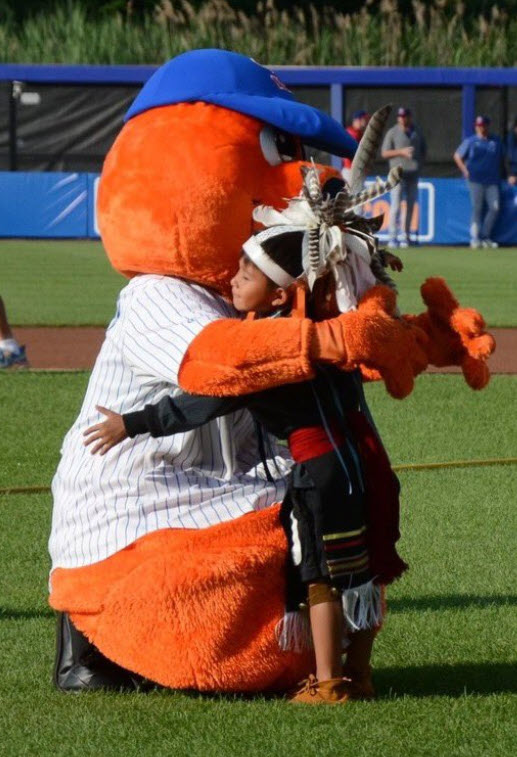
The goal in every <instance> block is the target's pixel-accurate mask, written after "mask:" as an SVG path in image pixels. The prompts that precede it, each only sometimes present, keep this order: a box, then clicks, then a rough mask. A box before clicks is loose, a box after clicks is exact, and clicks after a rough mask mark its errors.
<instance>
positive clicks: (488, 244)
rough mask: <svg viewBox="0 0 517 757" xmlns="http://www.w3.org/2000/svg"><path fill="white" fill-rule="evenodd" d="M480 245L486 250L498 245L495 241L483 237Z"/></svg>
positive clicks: (495, 247)
mask: <svg viewBox="0 0 517 757" xmlns="http://www.w3.org/2000/svg"><path fill="white" fill-rule="evenodd" d="M481 247H484V248H485V249H487V250H496V249H497V248H498V247H499V245H498V244H497V242H494V240H493V239H483V241H482V242H481Z"/></svg>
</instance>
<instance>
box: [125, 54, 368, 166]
mask: <svg viewBox="0 0 517 757" xmlns="http://www.w3.org/2000/svg"><path fill="white" fill-rule="evenodd" d="M199 101H201V102H206V103H211V104H213V105H219V106H221V107H222V108H229V109H230V110H235V111H237V112H238V113H244V114H245V115H247V116H252V117H253V118H257V119H259V120H260V121H264V122H265V123H268V124H271V125H272V126H276V127H277V128H278V129H282V130H283V131H286V132H288V133H289V134H294V135H295V136H298V137H300V138H301V139H302V141H303V142H304V143H305V144H307V145H310V146H312V147H316V148H317V149H319V150H325V151H326V152H330V153H332V154H334V155H340V156H342V157H347V158H351V157H353V155H354V153H355V151H356V149H357V143H356V141H355V139H353V138H352V137H351V136H350V134H348V132H346V131H345V129H344V128H343V126H342V125H341V124H340V123H339V122H338V121H336V120H335V119H334V118H331V117H330V116H328V115H327V114H326V113H323V112H322V111H321V110H318V109H317V108H313V107H312V106H310V105H305V104H304V103H300V102H297V101H296V100H295V99H294V95H293V94H292V92H290V91H289V90H288V89H287V87H286V86H285V84H283V83H282V82H281V81H280V79H279V78H278V76H276V74H274V73H273V72H272V71H270V70H269V69H268V68H266V67H265V66H261V65H259V64H258V63H256V62H255V61H254V60H252V59H251V58H248V57H246V56H245V55H240V54H239V53H232V52H229V51H228V50H211V49H206V50H190V51H189V52H186V53H182V55H178V56H177V57H176V58H173V59H172V60H170V61H168V62H167V63H165V64H164V65H163V66H161V67H160V68H159V69H158V70H157V71H155V73H154V74H153V75H152V76H151V78H150V79H149V80H148V81H147V82H146V83H145V84H144V86H143V88H142V89H141V90H140V92H139V94H138V95H137V96H136V98H135V100H134V101H133V104H132V105H131V107H130V108H129V110H128V112H127V113H126V116H125V119H124V120H125V121H128V120H129V119H131V118H133V117H134V116H138V115H139V114H140V113H143V112H144V111H146V110H150V109H151V108H159V107H160V106H162V105H174V104H176V103H185V102H199Z"/></svg>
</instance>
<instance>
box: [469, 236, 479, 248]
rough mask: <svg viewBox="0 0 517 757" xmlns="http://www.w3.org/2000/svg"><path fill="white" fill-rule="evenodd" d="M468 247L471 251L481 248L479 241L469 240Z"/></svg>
mask: <svg viewBox="0 0 517 757" xmlns="http://www.w3.org/2000/svg"><path fill="white" fill-rule="evenodd" d="M470 246H471V247H472V249H473V250H479V248H480V247H481V242H480V241H479V239H471V240H470Z"/></svg>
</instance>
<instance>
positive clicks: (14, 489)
mask: <svg viewBox="0 0 517 757" xmlns="http://www.w3.org/2000/svg"><path fill="white" fill-rule="evenodd" d="M516 463H517V457H493V458H489V459H487V460H448V461H445V462H441V463H402V464H400V465H393V466H392V467H393V470H394V471H419V470H436V469H439V468H480V467H482V466H486V465H515V464H516ZM49 491H50V486H7V487H4V488H2V487H0V496H2V495H8V494H42V493H46V492H49Z"/></svg>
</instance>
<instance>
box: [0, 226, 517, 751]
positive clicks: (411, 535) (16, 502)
mask: <svg viewBox="0 0 517 757" xmlns="http://www.w3.org/2000/svg"><path fill="white" fill-rule="evenodd" d="M0 261H1V262H2V278H1V283H0V293H1V294H2V296H3V297H4V298H5V300H6V304H7V306H8V310H9V314H10V317H11V320H12V321H13V322H14V323H15V324H19V325H29V324H40V325H44V324H45V325H68V324H70V325H72V324H74V325H81V324H83V325H85V324H99V325H104V324H106V323H107V322H108V321H109V319H110V318H111V316H112V314H113V311H114V302H115V298H116V294H117V292H118V290H119V289H120V287H121V286H122V285H123V283H124V282H123V279H122V278H121V277H120V276H118V275H117V274H116V273H114V272H113V271H111V269H110V268H109V265H108V263H107V261H106V258H105V256H104V253H103V251H102V248H101V246H100V245H99V244H95V243H87V242H37V243H34V242H25V241H4V242H2V243H0ZM404 261H405V263H406V271H405V273H404V274H403V275H402V276H401V278H400V282H401V284H400V289H401V299H402V309H403V310H405V311H415V310H419V309H420V305H419V302H418V292H417V284H419V283H420V282H421V281H422V280H423V279H424V278H425V277H426V276H428V275H431V274H433V275H444V276H445V277H446V278H447V280H448V281H449V282H450V284H451V286H452V287H453V288H454V289H455V291H456V292H457V293H458V295H459V297H460V299H462V301H464V302H465V303H466V304H471V305H474V306H476V307H479V308H480V310H482V312H484V314H485V315H486V317H487V320H488V321H489V323H490V324H491V325H494V326H517V303H516V298H515V283H516V281H517V251H516V250H499V251H496V252H488V251H476V252H471V251H470V250H464V249H450V248H448V249H445V248H434V249H431V248H421V249H418V250H411V251H408V252H407V253H404ZM56 271H59V273H58V274H56V273H55V272H56ZM88 378H89V374H88V373H62V374H52V373H43V372H42V373H38V372H35V373H31V372H27V373H18V374H7V375H0V407H1V408H2V411H3V412H2V415H1V418H2V425H1V431H2V433H1V434H0V460H1V462H2V464H1V465H0V755H2V756H3V755H6V757H7V756H9V757H11V756H12V755H14V756H15V757H17V755H41V754H42V755H53V756H55V757H65V755H66V757H70V756H72V757H75V755H77V757H79V756H80V757H85V756H88V755H92V757H97V755H102V756H103V757H104V756H105V755H106V756H107V757H111V756H112V755H113V756H117V757H118V756H119V755H120V757H137V756H138V757H140V756H141V755H145V756H146V757H147V755H149V757H151V756H152V757H162V755H163V756H165V755H174V756H175V757H176V756H177V757H190V756H191V755H192V756H193V757H197V756H198V755H199V757H201V755H203V756H205V755H208V756H209V757H220V756H222V755H232V756H233V755H235V756H236V757H240V755H243V757H244V756H245V757H259V755H260V757H263V755H267V756H268V757H269V756H270V755H271V757H291V755H292V756H293V757H335V755H339V756H340V757H341V755H343V756H344V757H356V756H357V757H399V756H402V757H449V756H451V757H510V755H513V754H514V753H515V751H516V750H517V654H516V650H517V623H516V604H517V592H516V591H515V585H516V583H517V570H516V564H515V530H516V526H517V515H516V511H515V505H514V502H515V491H516V490H517V466H514V465H513V466H512V465H502V464H501V465H494V466H490V467H474V468H467V467H458V468H451V469H441V470H425V471H403V472H401V473H400V474H399V475H400V478H401V483H402V487H403V494H402V512H401V530H402V534H403V537H402V540H401V544H400V551H401V553H402V554H403V556H404V557H405V558H406V559H407V560H408V562H409V563H410V566H411V570H410V571H409V573H408V574H407V575H406V576H405V577H404V578H403V579H402V580H401V581H400V582H399V583H398V584H396V585H395V586H393V587H392V589H391V590H390V592H389V606H390V613H389V616H388V620H387V622H386V627H385V629H384V631H383V633H382V634H381V635H380V637H379V640H378V642H377V645H376V650H375V657H374V665H375V680H376V685H377V688H378V692H379V699H378V700H377V701H376V702H374V703H359V702H356V703H350V704H348V705H346V706H344V707H338V708H325V709H324V710H323V711H322V710H319V709H316V710H314V709H311V708H304V707H301V708H293V706H291V705H288V704H286V703H285V702H282V701H281V700H266V699H263V698H260V697H258V698H255V699H241V698H238V697H237V698H232V697H203V696H199V695H195V694H192V695H189V694H183V693H175V692H171V691H156V692H152V693H150V694H145V695H144V694H142V695H116V694H100V693H94V694H87V695H81V696H74V695H69V696H66V695H63V694H60V693H58V692H56V691H54V690H53V689H52V686H51V669H52V662H53V654H54V649H53V645H54V619H53V614H52V612H51V611H50V609H49V608H48V605H47V575H48V568H49V563H48V557H47V539H48V533H49V529H50V517H51V497H50V494H49V493H39V494H28V493H24V494H16V495H15V494H10V495H6V494H5V493H4V494H2V490H3V491H4V492H5V489H8V488H9V487H26V486H27V487H29V486H47V485H48V484H49V483H50V480H51V478H52V475H53V472H54V470H55V467H56V464H57V461H58V458H59V447H60V444H61V440H62V438H63V435H64V433H65V432H66V430H67V428H68V427H69V425H70V424H71V422H72V421H73V419H74V417H75V416H76V414H77V411H78V409H79V406H80V404H81V401H82V397H83V394H84V391H85V388H86V384H87V382H88ZM516 389H517V377H514V376H496V377H494V378H493V380H492V382H491V383H490V385H489V386H488V388H487V389H486V390H485V391H483V392H481V393H475V392H472V391H470V390H469V389H468V388H467V387H466V386H465V385H464V383H463V381H462V379H461V378H460V377H458V376H452V375H448V376H441V375H434V376H423V377H421V378H420V379H419V380H418V382H417V385H416V389H415V391H414V393H413V394H412V395H411V397H409V398H408V399H406V400H405V401H404V402H396V401H394V400H392V399H390V398H389V397H388V396H387V395H386V392H385V390H384V388H383V387H382V386H379V385H370V386H368V387H367V394H368V397H369V401H370V404H371V407H372V410H373V412H374V414H375V417H376V419H377V422H378V425H379V428H380V430H381V433H382V435H383V437H384V439H385V441H386V444H387V446H388V448H389V452H390V454H391V457H392V461H393V462H394V463H396V464H408V463H425V462H437V461H451V460H458V459H482V458H509V457H517V404H516V402H515V396H516Z"/></svg>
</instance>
